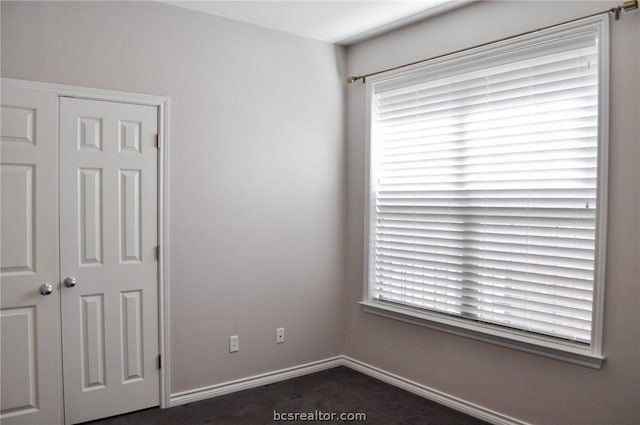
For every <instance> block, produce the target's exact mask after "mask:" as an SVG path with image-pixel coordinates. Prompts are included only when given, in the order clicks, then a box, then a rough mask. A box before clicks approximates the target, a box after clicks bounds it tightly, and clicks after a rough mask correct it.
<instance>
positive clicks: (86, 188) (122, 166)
mask: <svg viewBox="0 0 640 425" xmlns="http://www.w3.org/2000/svg"><path fill="white" fill-rule="evenodd" d="M157 123H158V122H157V109H156V108H155V107H150V106H140V105H130V104H120V103H114V102H101V101H93V100H85V99H75V98H64V97H62V98H60V187H61V191H60V205H61V217H60V229H61V234H60V249H61V253H60V258H61V260H60V264H61V273H62V277H63V279H64V278H65V277H74V278H75V286H71V287H66V286H63V287H62V288H61V292H62V341H63V363H64V391H65V412H66V414H67V422H68V423H77V422H83V421H88V420H93V419H96V418H101V417H106V416H112V415H116V414H120V413H124V412H127V411H131V410H138V409H143V408H146V407H151V406H156V405H158V404H159V370H158V369H157V363H156V357H157V355H158V352H159V347H158V311H157V309H158V301H157V287H158V263H157V261H156V258H155V247H156V246H157V241H158V229H157V227H158V225H157V216H158V214H157V201H158V199H157V184H158V174H157V161H158V150H157V148H156V145H155V143H156V135H157V132H158V130H157V128H158V125H157Z"/></svg>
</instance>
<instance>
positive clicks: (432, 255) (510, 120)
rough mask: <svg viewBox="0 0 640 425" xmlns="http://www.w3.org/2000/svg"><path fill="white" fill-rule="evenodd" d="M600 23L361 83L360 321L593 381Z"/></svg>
mask: <svg viewBox="0 0 640 425" xmlns="http://www.w3.org/2000/svg"><path fill="white" fill-rule="evenodd" d="M606 19H607V18H606V17H605V18H592V19H587V20H583V21H579V22H577V23H573V24H568V25H564V26H561V27H556V28H554V29H550V30H544V31H541V32H538V33H535V34H533V35H527V36H523V37H519V38H516V39H512V40H509V41H506V42H501V43H495V44H493V45H490V46H488V47H483V48H478V49H473V50H470V51H467V52H465V53H463V54H457V55H453V56H449V57H446V58H444V59H440V60H436V61H431V62H427V63H426V64H423V65H420V66H417V67H413V68H411V69H408V70H404V71H401V72H398V71H395V72H390V73H386V74H382V75H380V76H378V77H375V78H371V79H369V80H368V82H369V84H368V100H369V102H370V103H369V104H370V112H371V115H370V135H369V146H368V148H369V151H368V155H369V171H368V174H369V178H368V183H369V188H368V192H369V200H368V208H367V209H368V218H367V220H368V229H369V230H368V233H369V234H368V237H367V238H366V239H367V247H366V251H367V256H368V276H367V278H366V290H365V293H366V295H365V299H364V301H363V304H364V305H365V310H367V311H370V312H374V313H378V314H383V315H388V316H392V317H396V318H399V319H401V320H409V321H413V322H419V323H421V324H425V325H427V326H435V327H438V328H444V329H446V330H450V331H452V332H456V333H462V334H465V335H468V336H472V337H476V338H480V339H488V340H490V341H492V342H497V343H499V344H502V345H509V346H512V345H514V346H516V347H520V348H522V349H525V350H528V351H533V352H541V353H542V354H545V355H549V356H552V357H559V358H564V357H568V358H569V360H572V361H575V362H577V363H583V364H586V365H589V366H594V367H599V366H600V364H601V361H602V357H601V353H600V345H601V343H600V339H601V337H600V329H601V316H602V308H601V305H602V285H603V282H602V280H603V276H604V229H605V224H604V223H605V211H606V199H605V192H604V190H605V187H606V136H607V128H606V116H607V112H606V106H607V95H606V89H607V87H608V83H607V80H606V76H607V66H608V56H607V54H608V52H607V46H608V44H607V43H608V41H607V40H608V39H607V35H608V26H607V25H608V21H607V20H606Z"/></svg>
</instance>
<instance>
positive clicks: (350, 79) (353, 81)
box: [347, 76, 358, 84]
mask: <svg viewBox="0 0 640 425" xmlns="http://www.w3.org/2000/svg"><path fill="white" fill-rule="evenodd" d="M356 81H358V77H354V76H351V77H347V84H351V83H355V82H356Z"/></svg>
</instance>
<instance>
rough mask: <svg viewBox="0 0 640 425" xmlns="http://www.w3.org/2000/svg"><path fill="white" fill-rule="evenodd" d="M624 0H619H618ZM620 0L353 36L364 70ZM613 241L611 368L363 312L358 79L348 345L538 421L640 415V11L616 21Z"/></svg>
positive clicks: (464, 15) (351, 136)
mask: <svg viewBox="0 0 640 425" xmlns="http://www.w3.org/2000/svg"><path fill="white" fill-rule="evenodd" d="M616 3H617V2H616ZM616 3H611V2H608V3H594V2H573V3H570V4H568V3H559V2H552V3H543V2H495V3H494V2H491V3H490V2H481V3H475V4H473V5H471V6H469V7H466V8H463V9H459V10H457V11H454V12H451V13H448V14H445V15H441V16H439V17H436V18H433V19H430V20H427V21H425V22H423V23H419V24H416V25H413V26H411V27H408V28H406V29H402V30H398V31H395V32H393V33H389V34H386V35H383V36H380V37H378V38H375V39H372V40H369V41H366V42H363V43H360V44H357V45H355V46H352V47H350V48H349V49H348V51H347V67H348V71H349V74H358V75H359V74H363V73H367V72H372V71H376V70H378V69H383V68H386V67H390V66H394V65H398V64H402V63H406V62H410V61H414V60H419V59H422V58H426V57H430V56H433V55H436V54H440V53H446V52H448V51H452V50H455V49H460V48H464V47H467V46H471V45H474V44H478V43H482V42H485V41H489V40H494V39H497V38H500V37H504V36H509V35H512V34H516V33H519V32H523V31H527V30H531V29H535V28H538V27H542V26H545V25H552V24H555V23H557V22H561V21H563V20H567V19H572V18H575V17H579V16H582V15H585V14H588V13H592V12H596V11H600V10H603V9H607V8H609V7H611V5H612V4H616ZM611 37H612V43H611V47H612V49H611V92H610V94H611V139H610V181H609V200H610V203H609V241H608V247H607V249H608V258H607V281H606V300H605V304H606V305H605V322H604V353H605V355H606V356H607V360H606V363H605V365H604V367H603V368H602V370H592V369H588V368H585V367H581V366H576V365H573V364H569V363H565V362H562V361H557V360H551V359H547V358H543V357H539V356H535V355H532V354H526V353H523V352H519V351H514V350H510V349H507V348H501V347H498V346H494V345H491V344H488V343H483V342H478V341H473V340H470V339H465V338H462V337H458V336H453V335H450V334H446V333H443V332H439V331H434V330H429V329H426V328H422V327H418V326H412V325H408V324H405V323H401V322H398V321H394V320H391V319H386V318H382V317H377V316H373V315H370V314H367V313H363V312H362V311H361V309H360V308H359V306H358V305H357V304H356V302H357V301H358V300H360V299H361V296H362V270H363V267H362V266H363V264H362V262H363V255H362V240H363V222H362V216H363V200H364V196H365V195H364V190H363V180H364V143H365V139H364V128H365V121H364V114H365V109H364V105H365V87H364V85H362V84H360V83H358V84H354V85H353V86H350V87H349V88H348V110H347V118H348V120H347V121H348V131H347V143H348V147H347V150H348V154H347V160H348V176H347V181H348V194H347V229H348V235H347V237H348V239H347V296H346V299H345V309H346V312H347V322H346V326H347V337H346V340H345V341H346V349H345V353H346V354H347V355H349V356H352V357H354V358H356V359H359V360H362V361H365V362H368V363H370V364H372V365H375V366H378V367H380V368H382V369H385V370H387V371H390V372H393V373H396V374H399V375H401V376H403V377H406V378H409V379H412V380H414V381H417V382H419V383H421V384H424V385H427V386H430V387H432V388H435V389H438V390H441V391H444V392H446V393H449V394H452V395H454V396H458V397H461V398H463V399H466V400H468V401H471V402H474V403H477V404H479V405H481V406H485V407H487V408H490V409H494V410H496V411H498V412H502V413H505V414H508V415H511V416H513V417H516V418H520V419H523V420H527V421H530V422H531V423H535V424H562V425H568V424H576V425H586V424H618V425H623V424H628V425H631V424H639V423H640V407H639V406H640V365H639V362H640V285H639V281H640V274H639V268H638V264H639V263H640V261H639V260H640V258H639V250H640V226H639V225H638V217H640V211H639V208H638V207H639V199H638V198H639V195H640V186H639V182H640V174H639V173H638V169H639V168H640V167H638V163H639V160H640V155H639V153H640V152H639V146H640V140H639V138H640V124H639V122H640V108H639V104H638V102H639V98H640V85H639V79H640V44H639V43H640V12H638V11H636V12H632V13H629V14H627V15H625V16H623V17H622V18H621V20H620V21H618V22H615V23H613V24H612V31H611Z"/></svg>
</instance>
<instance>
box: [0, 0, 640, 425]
mask: <svg viewBox="0 0 640 425" xmlns="http://www.w3.org/2000/svg"><path fill="white" fill-rule="evenodd" d="M611 4H612V3H604V4H603V3H591V2H580V3H571V4H567V3H555V2H554V3H547V4H544V3H535V2H527V3H524V2H515V3H507V2H502V3H501V2H498V3H476V4H473V5H471V6H469V7H467V8H463V9H460V10H457V11H454V12H451V13H448V14H445V15H442V16H439V17H436V18H433V19H430V20H428V21H425V22H423V23H420V24H416V25H413V26H411V27H408V28H406V29H403V30H398V31H395V32H392V33H389V34H387V35H384V36H381V37H378V38H375V39H372V40H370V41H366V42H363V43H360V44H357V45H355V46H352V47H351V48H349V49H348V51H347V57H348V61H347V62H348V70H342V69H340V68H341V63H342V58H343V56H344V52H343V51H342V50H341V49H337V48H335V47H333V46H332V45H329V44H326V43H320V42H316V41H312V40H308V39H304V38H300V37H294V36H290V35H287V34H283V33H278V32H274V31H269V30H265V29H260V28H258V27H253V26H250V25H245V24H240V23H237V22H233V21H229V20H225V19H220V18H215V17H212V16H207V15H204V14H199V13H196V12H190V11H187V10H183V9H180V8H175V7H172V6H168V5H164V4H157V3H134V4H132V3H120V2H113V3H73V4H60V3H30V2H27V3H12V2H5V1H3V2H2V4H1V13H2V29H1V31H2V33H1V37H2V46H1V48H2V76H3V77H11V78H21V79H30V80H41V81H49V82H56V83H65V84H74V85H84V86H90V87H98V88H106V89H116V90H128V91H134V92H144V93H153V94H160V95H167V96H171V101H172V105H171V106H172V111H171V134H170V136H171V153H170V155H171V158H170V167H171V170H170V171H171V176H170V183H171V196H170V207H171V211H170V212H171V221H170V231H171V246H170V249H171V258H170V267H171V273H170V276H169V277H170V281H171V285H172V286H171V294H170V295H171V306H172V307H171V323H170V325H171V331H172V372H173V374H172V381H173V382H172V384H173V385H172V392H174V393H175V392H178V391H183V390H188V389H193V388H197V387H201V386H207V385H212V384H216V383H219V382H223V381H227V380H230V379H236V378H240V377H245V376H249V375H252V374H256V373H260V372H266V371H271V370H275V369H279V368H283V367H287V366H292V365H296V364H300V363H305V362H309V361H313V360H318V359H322V358H325V357H329V356H332V355H336V354H339V353H342V352H345V353H346V354H347V355H349V356H352V357H354V358H357V359H359V360H362V361H365V362H368V363H370V364H372V365H375V366H378V367H381V368H383V369H386V370H388V371H390V372H394V373H397V374H399V375H402V376H404V377H407V378H409V379H412V380H415V381H417V382H419V383H422V384H424V385H427V386H430V387H432V388H436V389H438V390H441V391H444V392H447V393H449V394H452V395H454V396H458V397H461V398H463V399H466V400H469V401H471V402H474V403H477V404H479V405H482V406H485V407H488V408H491V409H494V410H496V411H498V412H502V413H506V414H508V415H511V416H514V417H516V418H521V419H524V420H527V421H530V422H532V423H539V424H547V423H548V424H581V425H583V424H621V425H624V424H637V423H640V407H639V406H640V402H639V401H640V400H639V398H640V397H639V394H640V367H639V365H638V361H640V313H639V312H640V289H639V285H638V282H639V280H640V269H639V264H640V261H639V260H640V258H639V255H638V252H639V249H640V227H639V226H638V223H637V220H638V217H639V216H640V210H639V195H640V173H639V172H638V168H639V167H638V166H637V164H638V162H639V159H640V155H639V153H640V152H639V150H640V148H639V145H640V143H639V137H640V119H639V117H640V107H639V104H638V102H639V100H638V99H639V97H640V82H639V79H640V77H639V75H640V46H639V44H638V40H640V13H639V12H634V13H631V14H628V15H626V16H624V17H623V19H622V20H620V21H619V22H617V23H615V24H614V25H613V26H612V66H611V81H612V84H611V98H612V105H611V116H612V125H611V152H610V156H611V167H610V188H609V196H610V208H609V217H610V226H609V244H608V263H607V267H608V271H607V293H606V306H605V307H606V311H605V341H604V350H605V354H606V356H607V362H606V363H605V366H604V368H603V369H602V370H600V371H596V370H591V369H587V368H584V367H581V366H575V365H572V364H569V363H564V362H561V361H556V360H550V359H546V358H542V357H537V356H535V355H531V354H526V353H522V352H518V351H513V350H509V349H506V348H500V347H497V346H493V345H490V344H487V343H481V342H477V341H472V340H469V339H465V338H462V337H457V336H453V335H449V334H446V333H442V332H438V331H433V330H428V329H426V328H421V327H416V326H412V325H408V324H404V323H400V322H397V321H393V320H390V319H384V318H381V317H376V316H372V315H368V314H365V313H363V312H362V311H361V310H360V308H359V306H358V305H357V304H356V303H357V301H358V300H360V298H361V294H362V268H363V263H362V261H363V259H362V229H363V223H362V213H363V199H364V193H363V177H364V173H363V164H364V143H365V141H364V113H365V110H364V104H365V97H364V86H363V85H362V84H356V85H352V86H349V87H348V88H347V99H346V107H347V110H346V111H344V110H343V107H344V105H345V102H344V99H343V96H344V87H343V83H342V81H343V77H344V76H345V75H347V74H353V73H356V74H359V73H364V72H368V71H375V70H377V69H379V68H384V67H387V66H394V65H397V64H399V63H404V62H407V61H412V60H416V59H421V58H424V57H428V56H431V55H434V54H438V53H444V52H447V51H451V50H454V49H457V48H461V47H465V46H468V45H472V44H476V43H480V42H483V41H488V40H492V39H495V38H498V37H502V36H506V35H511V34H513V33H517V32H520V31H524V30H529V29H532V28H535V27H540V26H544V25H548V24H553V23H556V22H558V21H560V20H563V19H570V18H574V17H576V16H579V15H582V14H586V13H589V12H593V11H597V10H600V9H603V8H606V7H609V6H610V5H611ZM347 71H349V72H347ZM345 112H346V113H345ZM343 117H346V119H347V134H346V144H344V143H343V140H344V136H345V135H344V134H343V127H344V126H343V119H344V118H343ZM345 149H346V151H345ZM345 153H346V160H347V162H346V163H345ZM345 170H346V171H345ZM345 180H346V182H347V187H346V191H347V193H346V199H345V189H344V182H345ZM345 211H346V217H345ZM345 225H346V228H345ZM345 237H346V240H345ZM345 247H346V256H345ZM344 270H346V285H345V284H344V282H343V279H344V275H343V271H344ZM345 291H346V292H345ZM279 326H284V327H286V329H287V342H286V343H285V344H284V345H275V344H274V338H275V335H274V329H275V328H276V327H279ZM233 334H239V335H240V352H238V353H236V354H229V353H228V340H227V338H228V336H229V335H233Z"/></svg>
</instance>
